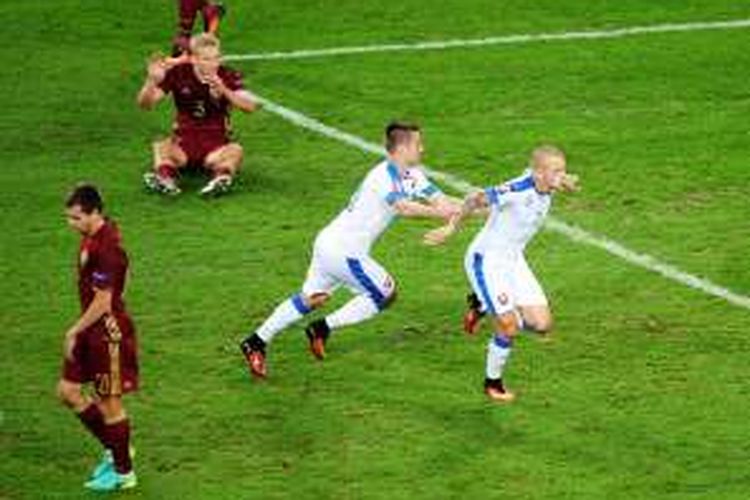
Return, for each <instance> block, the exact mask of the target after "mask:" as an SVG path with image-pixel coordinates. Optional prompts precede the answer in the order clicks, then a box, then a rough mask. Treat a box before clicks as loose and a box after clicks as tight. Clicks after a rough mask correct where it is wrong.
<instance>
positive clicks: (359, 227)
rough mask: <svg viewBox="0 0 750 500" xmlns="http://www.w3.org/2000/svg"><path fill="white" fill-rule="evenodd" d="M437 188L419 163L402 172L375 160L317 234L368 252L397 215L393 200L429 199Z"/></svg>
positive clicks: (348, 249) (389, 163) (358, 250)
mask: <svg viewBox="0 0 750 500" xmlns="http://www.w3.org/2000/svg"><path fill="white" fill-rule="evenodd" d="M439 193H440V190H439V189H438V188H437V186H435V185H434V184H433V183H432V182H430V180H429V179H428V178H427V176H426V175H425V173H424V172H423V171H422V169H421V168H420V167H410V168H408V169H406V170H404V171H403V172H402V171H400V170H399V168H398V166H396V165H395V164H394V163H392V162H390V161H389V160H384V161H382V162H380V163H378V164H377V165H376V166H375V167H373V168H372V170H370V172H369V173H368V174H367V176H366V177H365V179H364V181H362V184H361V185H360V186H359V189H357V191H356V192H355V193H354V194H353V195H352V197H351V199H350V200H349V205H348V206H347V207H346V208H345V209H344V210H342V211H341V213H339V215H338V216H337V217H336V218H335V219H333V221H331V222H330V223H329V224H328V225H327V226H326V227H325V228H324V229H323V230H322V231H321V232H320V234H319V235H318V238H319V239H320V238H325V239H326V240H327V241H328V244H329V245H330V243H331V242H335V244H336V245H337V246H339V247H340V248H342V249H345V250H346V251H348V252H352V253H368V252H369V250H370V247H371V246H372V245H373V243H375V241H377V239H378V238H379V237H380V235H381V234H382V233H383V231H385V229H386V228H387V227H388V226H389V225H390V223H391V222H392V221H393V219H394V217H395V216H396V215H397V214H396V211H395V209H394V208H393V204H394V203H395V202H396V201H398V200H400V199H404V198H406V199H411V200H414V199H429V198H431V197H433V196H436V195H438V194H439Z"/></svg>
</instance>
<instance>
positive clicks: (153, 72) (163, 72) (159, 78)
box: [146, 54, 169, 85]
mask: <svg viewBox="0 0 750 500" xmlns="http://www.w3.org/2000/svg"><path fill="white" fill-rule="evenodd" d="M168 69H169V67H168V65H167V61H166V59H165V58H164V57H162V56H160V55H158V54H155V55H153V56H151V58H150V59H149V60H148V65H147V66H146V71H147V73H148V76H147V78H148V79H149V81H151V83H153V84H154V85H158V84H160V83H161V82H163V81H164V77H165V76H167V70H168Z"/></svg>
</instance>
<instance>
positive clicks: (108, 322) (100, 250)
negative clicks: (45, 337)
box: [57, 185, 138, 491]
mask: <svg viewBox="0 0 750 500" xmlns="http://www.w3.org/2000/svg"><path fill="white" fill-rule="evenodd" d="M102 210H103V204H102V199H101V197H100V195H99V192H98V191H97V189H96V188H95V187H94V186H91V185H80V186H78V187H77V188H76V189H75V190H74V191H73V192H72V193H71V194H70V196H69V197H68V200H67V202H66V203H65V215H66V218H67V221H68V224H69V225H70V227H71V228H73V229H74V230H76V231H78V232H80V233H81V235H82V240H81V245H80V250H79V252H78V259H77V260H78V293H79V296H80V301H81V311H82V313H81V316H80V317H79V318H78V320H77V321H76V322H75V323H74V324H73V326H71V327H70V329H69V330H68V331H67V333H66V334H65V340H64V345H63V350H64V363H63V373H62V377H61V378H60V381H59V382H58V385H57V393H58V396H59V397H60V399H61V401H62V402H63V403H64V404H65V405H66V406H68V407H69V408H71V409H72V410H73V411H74V412H75V413H76V415H77V416H78V418H79V419H80V421H81V423H83V425H84V426H85V427H86V428H87V429H88V430H89V432H91V434H93V435H94V436H95V437H96V438H97V439H98V440H99V442H100V443H101V444H102V446H103V447H104V449H105V453H104V457H103V458H102V461H101V462H100V463H99V464H98V465H97V467H96V468H95V469H94V472H93V473H92V475H91V478H90V479H89V481H88V482H86V483H85V486H86V487H87V488H89V489H93V490H98V491H112V490H118V489H127V488H133V487H134V486H135V485H136V482H137V481H136V476H135V472H134V470H133V464H132V462H131V455H130V454H131V450H130V422H129V419H128V415H127V414H126V412H125V408H124V407H123V404H122V396H123V395H124V394H125V393H128V392H131V391H135V390H136V389H137V388H138V359H137V349H136V339H135V328H134V326H133V322H132V321H131V319H130V316H129V315H128V313H127V312H126V310H125V303H124V302H123V299H122V294H123V290H124V288H125V279H126V274H127V269H128V257H127V255H126V254H125V251H124V250H123V248H122V245H121V241H120V233H119V231H118V229H117V225H116V224H115V223H114V222H113V221H112V220H110V219H108V218H106V217H105V216H104V215H103V213H102ZM85 383H92V384H93V389H94V397H93V398H92V397H90V396H88V395H85V394H84V393H83V392H82V390H81V389H82V385H83V384H85Z"/></svg>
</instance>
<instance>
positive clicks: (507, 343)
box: [492, 333, 513, 349]
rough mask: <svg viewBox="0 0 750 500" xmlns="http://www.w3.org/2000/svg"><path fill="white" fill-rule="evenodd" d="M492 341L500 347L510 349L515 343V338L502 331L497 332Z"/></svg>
mask: <svg viewBox="0 0 750 500" xmlns="http://www.w3.org/2000/svg"><path fill="white" fill-rule="evenodd" d="M492 341H493V342H494V343H495V345H496V346H498V347H499V348H500V349H510V348H511V346H512V345H513V339H512V338H510V337H508V336H507V335H505V334H502V333H496V334H495V337H494V338H493V340H492Z"/></svg>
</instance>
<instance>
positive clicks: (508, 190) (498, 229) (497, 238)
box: [470, 170, 552, 257]
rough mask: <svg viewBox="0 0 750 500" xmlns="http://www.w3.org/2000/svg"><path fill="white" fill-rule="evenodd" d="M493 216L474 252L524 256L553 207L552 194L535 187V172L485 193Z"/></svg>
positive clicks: (528, 172)
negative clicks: (525, 250) (522, 254)
mask: <svg viewBox="0 0 750 500" xmlns="http://www.w3.org/2000/svg"><path fill="white" fill-rule="evenodd" d="M485 194H486V196H487V202H488V203H489V206H490V215H489V217H488V218H487V221H486V222H485V224H484V227H483V228H482V230H481V231H480V232H479V234H477V236H476V237H475V238H474V241H473V242H472V243H471V246H470V251H472V252H476V253H481V254H485V253H496V254H504V255H507V256H509V257H511V256H515V255H518V254H519V253H522V252H523V250H524V248H525V247H526V244H527V243H528V242H529V240H531V238H533V236H534V235H535V234H536V232H537V231H538V230H539V228H540V227H541V226H542V223H543V222H544V218H545V217H546V216H547V213H548V212H549V209H550V205H551V203H552V196H551V195H550V194H549V193H540V192H539V191H537V190H536V188H535V186H534V178H533V176H532V173H531V170H527V171H525V172H524V173H523V175H521V176H520V177H517V178H515V179H512V180H510V181H508V182H506V183H504V184H501V185H500V186H491V187H488V188H487V189H485Z"/></svg>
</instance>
